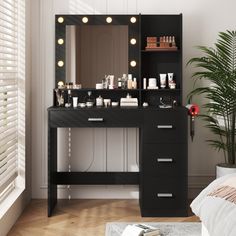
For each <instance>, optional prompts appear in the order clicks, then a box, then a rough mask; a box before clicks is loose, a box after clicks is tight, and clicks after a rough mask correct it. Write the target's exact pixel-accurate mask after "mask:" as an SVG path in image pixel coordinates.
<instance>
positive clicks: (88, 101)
mask: <svg viewBox="0 0 236 236" xmlns="http://www.w3.org/2000/svg"><path fill="white" fill-rule="evenodd" d="M94 104H95V99H94V97H93V95H92V92H91V91H88V95H87V96H86V106H87V107H93V106H94Z"/></svg>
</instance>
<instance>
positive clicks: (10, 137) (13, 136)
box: [0, 133, 17, 153]
mask: <svg viewBox="0 0 236 236" xmlns="http://www.w3.org/2000/svg"><path fill="white" fill-rule="evenodd" d="M15 140H17V134H16V133H13V134H11V135H8V136H7V137H5V138H4V139H3V140H1V141H0V153H1V151H2V150H5V149H4V147H3V146H4V145H7V143H10V142H11V141H13V142H14V141H15Z"/></svg>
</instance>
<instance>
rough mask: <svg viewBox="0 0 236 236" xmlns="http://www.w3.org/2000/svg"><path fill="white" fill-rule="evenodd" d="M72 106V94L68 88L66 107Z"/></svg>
mask: <svg viewBox="0 0 236 236" xmlns="http://www.w3.org/2000/svg"><path fill="white" fill-rule="evenodd" d="M71 106H72V95H71V90H70V89H68V92H67V102H66V104H65V107H71Z"/></svg>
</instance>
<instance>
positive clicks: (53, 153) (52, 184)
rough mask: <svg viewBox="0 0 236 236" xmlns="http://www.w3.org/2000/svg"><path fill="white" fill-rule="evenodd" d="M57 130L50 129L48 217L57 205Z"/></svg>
mask: <svg viewBox="0 0 236 236" xmlns="http://www.w3.org/2000/svg"><path fill="white" fill-rule="evenodd" d="M56 172H57V128H50V127H49V128H48V217H50V216H51V215H52V212H53V210H54V208H55V206H56V204H57V184H56V181H55V175H56Z"/></svg>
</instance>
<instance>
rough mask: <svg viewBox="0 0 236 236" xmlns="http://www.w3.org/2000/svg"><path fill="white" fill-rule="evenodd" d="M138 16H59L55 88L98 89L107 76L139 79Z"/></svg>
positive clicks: (57, 17)
mask: <svg viewBox="0 0 236 236" xmlns="http://www.w3.org/2000/svg"><path fill="white" fill-rule="evenodd" d="M139 41H140V40H139V15H136V16H134V15H112V16H107V15H99V16H98V15H87V16H81V15H60V16H56V81H55V82H56V85H57V83H58V82H59V81H63V82H64V83H69V82H72V83H74V84H82V88H95V85H96V83H101V81H102V79H103V78H104V77H105V75H114V76H115V84H117V79H118V78H119V77H121V76H122V74H132V75H133V76H134V77H138V74H139V73H138V68H139Z"/></svg>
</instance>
